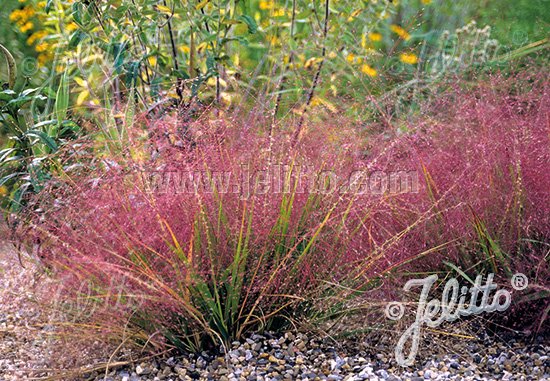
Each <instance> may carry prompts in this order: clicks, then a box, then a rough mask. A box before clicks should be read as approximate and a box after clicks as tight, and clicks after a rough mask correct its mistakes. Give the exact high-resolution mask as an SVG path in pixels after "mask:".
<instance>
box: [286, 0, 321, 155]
mask: <svg viewBox="0 0 550 381" xmlns="http://www.w3.org/2000/svg"><path fill="white" fill-rule="evenodd" d="M329 3H330V0H325V26H324V28H323V51H322V53H321V62H320V63H319V67H318V68H317V72H316V73H315V77H314V78H313V84H312V85H311V89H310V90H309V94H308V96H307V101H306V104H305V105H304V109H303V110H302V115H300V121H299V122H298V127H297V128H296V131H295V133H294V136H293V138H292V145H293V146H294V145H295V144H296V143H297V142H298V139H299V137H300V133H301V132H302V126H303V124H304V120H305V115H306V113H307V111H308V108H309V105H310V104H311V100H312V99H313V94H314V93H315V89H316V88H317V85H318V83H319V78H320V76H321V70H322V69H323V64H324V63H325V57H326V52H327V45H326V40H327V34H328V21H329V16H330V8H329V5H330V4H329Z"/></svg>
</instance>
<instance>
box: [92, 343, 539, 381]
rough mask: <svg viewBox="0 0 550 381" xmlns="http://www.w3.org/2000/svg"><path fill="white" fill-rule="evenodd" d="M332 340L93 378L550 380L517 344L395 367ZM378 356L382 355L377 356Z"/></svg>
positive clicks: (239, 349)
mask: <svg viewBox="0 0 550 381" xmlns="http://www.w3.org/2000/svg"><path fill="white" fill-rule="evenodd" d="M332 344H334V343H333V342H332V343H331V342H329V341H327V340H319V339H315V338H313V339H312V338H309V337H308V336H307V335H304V334H292V333H286V334H285V335H284V336H282V337H279V338H277V337H273V336H271V335H258V334H256V335H252V336H251V337H250V338H248V339H246V341H244V342H234V343H233V346H232V348H230V349H229V350H228V351H227V353H226V354H225V355H223V354H222V355H209V354H208V353H205V352H203V353H201V354H199V355H188V356H184V357H170V358H167V359H162V360H160V359H157V360H154V361H145V362H140V363H137V364H135V365H133V366H128V367H125V368H121V369H115V370H112V371H107V373H104V372H103V373H102V374H100V375H96V376H95V377H94V375H91V376H92V377H91V378H92V379H93V380H97V381H99V380H104V381H115V380H116V381H149V380H151V381H156V380H173V381H175V380H219V381H237V380H238V381H245V380H246V381H253V380H258V381H261V380H266V381H267V380H330V381H340V380H342V381H346V380H347V381H354V380H355V381H358V380H394V381H396V380H412V381H420V380H496V379H499V380H547V379H550V378H549V377H550V375H549V372H550V361H549V359H548V354H549V350H550V347H549V346H548V345H547V343H546V344H530V345H525V344H524V343H522V342H520V341H517V340H515V339H509V340H507V341H506V342H502V341H499V340H493V339H490V338H485V340H478V341H476V342H470V343H467V344H466V345H465V346H464V348H463V349H464V352H463V353H460V354H453V355H437V356H431V357H428V358H423V359H420V360H419V361H417V364H416V366H414V367H410V368H402V367H400V366H398V365H396V363H395V360H394V358H393V353H391V352H390V351H389V349H390V348H391V345H390V346H388V345H384V344H382V345H381V346H380V350H379V351H376V350H375V351H373V350H372V349H373V348H371V347H370V345H367V344H366V343H364V344H361V343H356V347H355V348H354V349H355V351H354V352H355V353H353V354H351V352H352V350H351V349H345V348H341V347H340V348H338V349H337V348H335V347H334V345H332ZM377 352H378V353H377Z"/></svg>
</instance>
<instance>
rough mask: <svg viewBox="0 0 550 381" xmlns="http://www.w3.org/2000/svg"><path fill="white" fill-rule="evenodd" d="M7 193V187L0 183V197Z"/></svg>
mask: <svg viewBox="0 0 550 381" xmlns="http://www.w3.org/2000/svg"><path fill="white" fill-rule="evenodd" d="M7 195H8V188H6V187H5V186H4V185H0V197H4V196H7Z"/></svg>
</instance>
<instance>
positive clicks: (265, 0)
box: [260, 0, 273, 11]
mask: <svg viewBox="0 0 550 381" xmlns="http://www.w3.org/2000/svg"><path fill="white" fill-rule="evenodd" d="M271 8H273V1H272V0H271V1H269V0H262V1H260V9H261V10H263V11H266V10H268V9H271Z"/></svg>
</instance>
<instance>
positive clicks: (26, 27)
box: [19, 21, 34, 33]
mask: <svg viewBox="0 0 550 381" xmlns="http://www.w3.org/2000/svg"><path fill="white" fill-rule="evenodd" d="M32 28H34V24H33V23H32V22H30V21H29V22H26V23H25V24H23V25H22V26H20V27H19V30H21V32H23V33H26V32H28V31H29V30H31V29H32Z"/></svg>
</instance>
